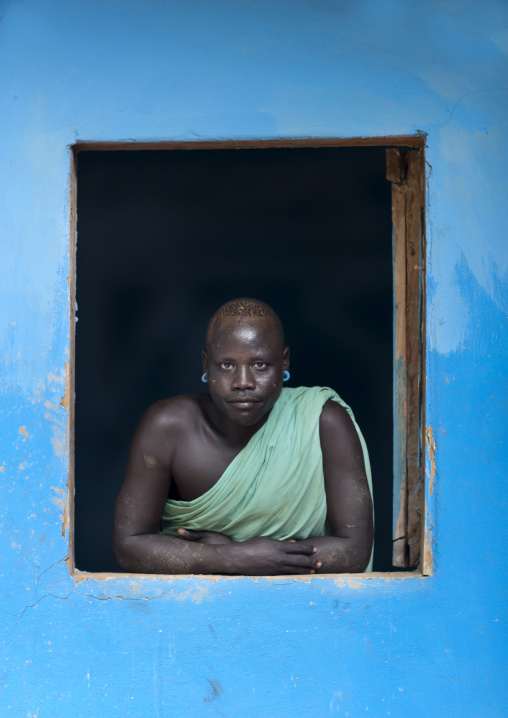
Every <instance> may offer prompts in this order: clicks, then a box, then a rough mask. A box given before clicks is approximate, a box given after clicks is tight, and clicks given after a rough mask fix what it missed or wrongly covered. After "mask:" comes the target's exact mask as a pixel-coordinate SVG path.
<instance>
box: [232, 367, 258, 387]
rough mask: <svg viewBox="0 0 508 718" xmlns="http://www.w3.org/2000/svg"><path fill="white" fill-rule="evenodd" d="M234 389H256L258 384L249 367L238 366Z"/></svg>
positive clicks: (234, 378) (234, 376)
mask: <svg viewBox="0 0 508 718" xmlns="http://www.w3.org/2000/svg"><path fill="white" fill-rule="evenodd" d="M231 387H232V389H240V390H242V389H255V387H256V383H255V381H254V377H253V375H252V371H251V369H250V367H248V366H237V368H236V371H235V373H234V375H233V383H232V385H231Z"/></svg>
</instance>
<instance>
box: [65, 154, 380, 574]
mask: <svg viewBox="0 0 508 718" xmlns="http://www.w3.org/2000/svg"><path fill="white" fill-rule="evenodd" d="M391 237H392V225H391V199H390V184H389V182H387V181H386V179H385V149H384V148H382V147H364V148H297V149H294V148H284V149H282V148H270V149H214V150H137V151H126V150H121V151H95V150H94V151H82V152H80V153H79V155H78V250H77V303H78V307H79V309H78V312H77V317H78V320H79V321H78V323H77V334H76V451H75V476H76V503H75V517H76V523H75V555H76V566H77V568H79V569H80V570H82V571H118V570H119V569H118V567H117V566H116V564H115V561H114V559H113V556H112V550H111V530H112V520H113V507H114V501H115V497H116V494H117V493H118V490H119V488H120V485H121V482H122V478H123V473H124V471H125V466H126V461H127V454H128V450H129V443H130V440H131V437H132V434H133V432H134V429H135V427H136V424H137V422H138V421H139V419H140V417H141V415H142V413H143V412H144V411H145V409H146V408H147V407H148V406H149V405H150V404H151V403H153V402H154V401H156V400H158V399H161V398H163V397H166V396H171V395H174V394H184V393H194V392H202V391H203V390H205V391H206V387H205V386H204V384H202V383H201V381H200V377H201V373H202V370H201V357H200V350H201V348H202V347H203V343H204V332H205V327H206V323H207V320H208V319H209V317H210V315H211V314H212V313H213V312H214V311H215V309H217V307H218V306H219V305H220V304H222V303H223V302H224V301H227V300H228V299H232V298H234V297H238V296H251V297H255V298H259V299H262V300H264V301H266V302H268V303H269V304H271V305H272V306H273V307H274V308H275V310H276V311H277V312H278V313H279V315H280V317H281V319H282V322H283V325H284V328H285V332H286V338H287V343H288V344H289V345H290V347H291V380H290V382H289V385H290V386H298V385H306V386H312V385H324V386H331V387H333V388H334V389H336V391H338V393H339V394H340V395H341V396H342V398H343V399H344V400H345V401H346V402H347V403H348V404H350V405H351V407H352V408H353V411H354V413H355V416H356V419H357V421H358V423H359V425H360V427H361V428H362V431H363V433H364V436H365V439H366V441H367V446H368V447H369V451H370V458H371V464H372V472H373V481H374V501H375V512H376V544H375V555H374V570H377V571H387V570H392V569H391V553H392V535H391V527H392V461H393V460H392V443H393V439H392V429H393V418H392V371H393V369H392V365H393V362H392V333H393V326H392V323H393V322H392V313H393V307H392V239H391Z"/></svg>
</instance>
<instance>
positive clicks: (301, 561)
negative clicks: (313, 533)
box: [286, 553, 323, 568]
mask: <svg viewBox="0 0 508 718" xmlns="http://www.w3.org/2000/svg"><path fill="white" fill-rule="evenodd" d="M286 560H287V562H288V564H289V565H291V566H308V567H309V568H321V566H322V565H323V562H322V561H320V560H319V559H318V557H317V556H306V555H305V554H303V553H295V554H292V555H291V556H288V557H287V559H286Z"/></svg>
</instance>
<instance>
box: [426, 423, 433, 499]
mask: <svg viewBox="0 0 508 718" xmlns="http://www.w3.org/2000/svg"><path fill="white" fill-rule="evenodd" d="M425 443H426V444H427V450H428V452H429V461H430V474H429V493H430V495H431V496H432V494H433V493H434V478H435V476H436V442H435V441H434V432H433V429H432V426H426V427H425Z"/></svg>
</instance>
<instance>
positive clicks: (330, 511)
mask: <svg viewBox="0 0 508 718" xmlns="http://www.w3.org/2000/svg"><path fill="white" fill-rule="evenodd" d="M319 433H320V438H321V450H322V452H323V470H324V475H325V490H326V502H327V520H328V524H329V526H330V530H331V532H332V536H320V537H315V538H309V539H306V541H308V542H309V543H312V544H313V545H314V546H316V547H317V549H318V551H317V554H316V555H317V556H318V558H319V559H320V560H321V561H322V567H321V568H320V569H319V573H360V572H362V571H364V570H365V568H366V567H367V564H368V563H369V559H370V553H371V549H372V541H373V537H374V527H373V520H372V499H371V495H370V491H369V485H368V482H367V476H366V474H365V464H364V460H363V452H362V446H361V444H360V439H359V438H358V434H357V432H356V429H355V427H354V424H353V422H352V421H351V418H350V417H349V414H348V413H347V411H346V410H345V409H344V408H343V407H342V406H340V404H338V403H337V402H335V401H332V400H329V401H327V402H326V404H325V405H324V407H323V411H322V413H321V419H320V424H319Z"/></svg>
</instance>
